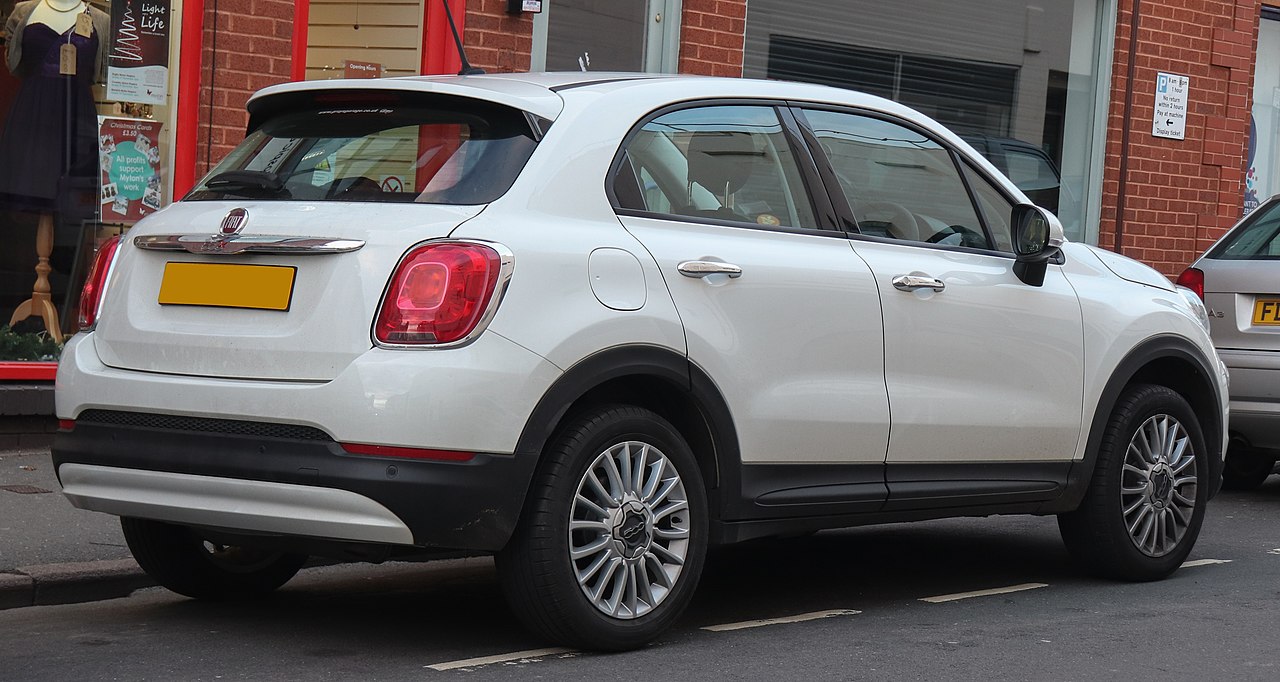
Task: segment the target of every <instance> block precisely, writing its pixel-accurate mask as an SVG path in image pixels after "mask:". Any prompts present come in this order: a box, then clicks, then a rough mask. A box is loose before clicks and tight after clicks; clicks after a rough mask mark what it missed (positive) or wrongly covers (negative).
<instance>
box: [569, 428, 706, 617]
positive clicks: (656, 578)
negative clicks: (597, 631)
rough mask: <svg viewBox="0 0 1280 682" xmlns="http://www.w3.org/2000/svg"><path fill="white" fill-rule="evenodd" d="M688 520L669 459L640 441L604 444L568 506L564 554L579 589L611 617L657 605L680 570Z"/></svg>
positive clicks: (685, 499) (640, 612)
mask: <svg viewBox="0 0 1280 682" xmlns="http://www.w3.org/2000/svg"><path fill="white" fill-rule="evenodd" d="M690 525H691V524H690V518H689V503H688V497H687V496H686V493H685V487H684V482H683V481H682V480H681V478H680V473H679V472H678V471H677V470H676V468H675V465H674V464H673V463H672V461H671V459H669V458H668V457H667V456H666V455H665V454H663V452H662V451H661V450H659V449H658V448H656V447H654V446H652V445H650V444H647V443H643V442H639V441H626V442H622V443H618V444H616V445H613V446H610V447H609V448H608V449H607V450H605V451H604V452H602V453H600V454H599V455H598V456H597V457H596V458H595V460H594V461H592V463H591V465H590V466H589V467H587V470H586V472H585V473H584V474H583V475H582V478H581V480H579V481H578V486H577V491H576V494H575V495H574V501H573V507H572V509H571V511H570V514H569V529H568V530H569V555H570V560H571V561H572V563H573V570H574V574H575V576H576V577H577V580H578V585H579V587H581V588H582V593H583V594H584V595H586V597H587V599H588V600H589V601H590V602H591V604H592V605H593V606H595V608H596V609H598V610H599V611H600V612H602V613H604V614H605V615H607V616H610V617H613V618H618V619H624V620H627V619H633V618H638V617H640V616H643V615H645V614H646V613H649V612H650V611H652V610H653V609H655V608H657V606H658V605H659V604H661V603H662V601H663V600H664V599H666V597H667V596H668V595H669V594H670V593H671V590H672V589H673V588H674V587H675V584H676V581H677V580H679V578H680V573H681V571H682V569H683V567H684V565H685V560H686V557H687V555H688V552H689V536H690Z"/></svg>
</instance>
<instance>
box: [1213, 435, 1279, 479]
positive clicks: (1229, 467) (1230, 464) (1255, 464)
mask: <svg viewBox="0 0 1280 682" xmlns="http://www.w3.org/2000/svg"><path fill="white" fill-rule="evenodd" d="M1275 468H1276V458H1275V455H1274V454H1271V453H1268V452H1267V451H1263V450H1257V449H1254V448H1251V447H1249V446H1248V444H1246V443H1244V442H1242V441H1239V440H1233V441H1231V447H1230V448H1228V449H1227V460H1226V462H1224V463H1223V467H1222V487H1223V488H1226V489H1227V490H1253V489H1254V488H1257V487H1258V486H1260V485H1262V482H1263V481H1265V480H1267V477H1268V476H1270V475H1271V472H1272V471H1273V470H1274V469H1275Z"/></svg>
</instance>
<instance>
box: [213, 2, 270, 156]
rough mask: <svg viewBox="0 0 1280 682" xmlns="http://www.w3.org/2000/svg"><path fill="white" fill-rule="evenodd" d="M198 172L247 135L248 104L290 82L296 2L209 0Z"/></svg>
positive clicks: (223, 154)
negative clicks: (260, 92)
mask: <svg viewBox="0 0 1280 682" xmlns="http://www.w3.org/2000/svg"><path fill="white" fill-rule="evenodd" d="M204 7H205V16H204V55H203V57H202V59H201V69H200V110H199V135H198V141H197V146H196V148H197V153H196V175H203V174H204V173H205V172H206V171H208V170H209V169H210V168H212V167H213V166H214V165H217V163H218V162H219V161H221V160H222V158H223V157H224V156H226V155H227V153H228V152H230V151H231V150H232V148H234V147H235V146H236V144H238V143H239V142H240V140H242V139H244V131H245V126H246V125H247V124H248V122H249V116H248V114H247V113H246V112H245V103H246V102H248V101H249V96H250V95H252V94H253V93H255V92H257V91H258V90H260V89H262V88H265V87H267V86H268V85H275V84H276V83H284V82H287V81H288V80H289V78H290V69H291V66H292V61H293V57H292V47H293V42H292V37H293V15H294V7H293V2H290V1H288V0H217V1H216V2H215V1H214V0H205V4H204Z"/></svg>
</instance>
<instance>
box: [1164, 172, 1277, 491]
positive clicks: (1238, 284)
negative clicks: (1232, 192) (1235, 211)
mask: <svg viewBox="0 0 1280 682" xmlns="http://www.w3.org/2000/svg"><path fill="white" fill-rule="evenodd" d="M1178 284H1181V285H1183V286H1185V287H1188V288H1190V289H1192V290H1194V291H1195V292H1196V293H1198V294H1200V297H1201V298H1203V299H1204V302H1205V305H1206V306H1207V307H1208V309H1209V320H1210V324H1211V326H1212V333H1213V342H1214V345H1215V346H1217V348H1218V354H1219V355H1220V356H1221V357H1222V360H1223V362H1225V363H1226V365H1227V367H1228V368H1229V369H1230V371H1231V389H1230V392H1231V422H1230V424H1231V426H1230V429H1231V447H1230V450H1229V451H1228V454H1227V462H1226V470H1225V471H1224V472H1223V485H1224V486H1225V487H1228V488H1234V489H1237V490H1241V489H1249V488H1255V487H1257V486H1259V485H1261V484H1262V482H1263V481H1264V480H1266V478H1267V476H1270V475H1271V473H1272V472H1273V471H1274V470H1275V465H1276V460H1277V458H1278V457H1280V195H1277V196H1274V197H1272V198H1270V199H1268V200H1267V201H1266V202H1264V203H1263V204H1262V205H1261V206H1259V207H1258V208H1256V209H1255V210H1254V211H1253V212H1251V213H1250V214H1249V215H1248V216H1246V217H1245V218H1244V219H1243V220H1241V221H1240V222H1239V223H1237V224H1236V226H1235V227H1233V228H1231V231H1230V232H1227V234H1225V235H1223V237H1222V239H1219V240H1218V242H1217V243H1216V244H1214V245H1213V246H1212V247H1211V248H1210V249H1209V250H1208V251H1207V252H1205V254H1204V255H1203V256H1201V257H1200V258H1199V259H1198V260H1196V261H1195V262H1194V263H1192V264H1191V267H1189V268H1187V270H1186V271H1185V272H1183V273H1182V275H1181V276H1180V277H1178Z"/></svg>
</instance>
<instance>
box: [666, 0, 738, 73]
mask: <svg viewBox="0 0 1280 682" xmlns="http://www.w3.org/2000/svg"><path fill="white" fill-rule="evenodd" d="M683 7H684V12H683V16H682V23H681V26H680V67H679V68H680V73H694V74H699V75H703V76H732V77H735V78H740V77H741V76H742V43H743V39H744V37H745V35H746V30H747V0H684V5H683Z"/></svg>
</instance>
